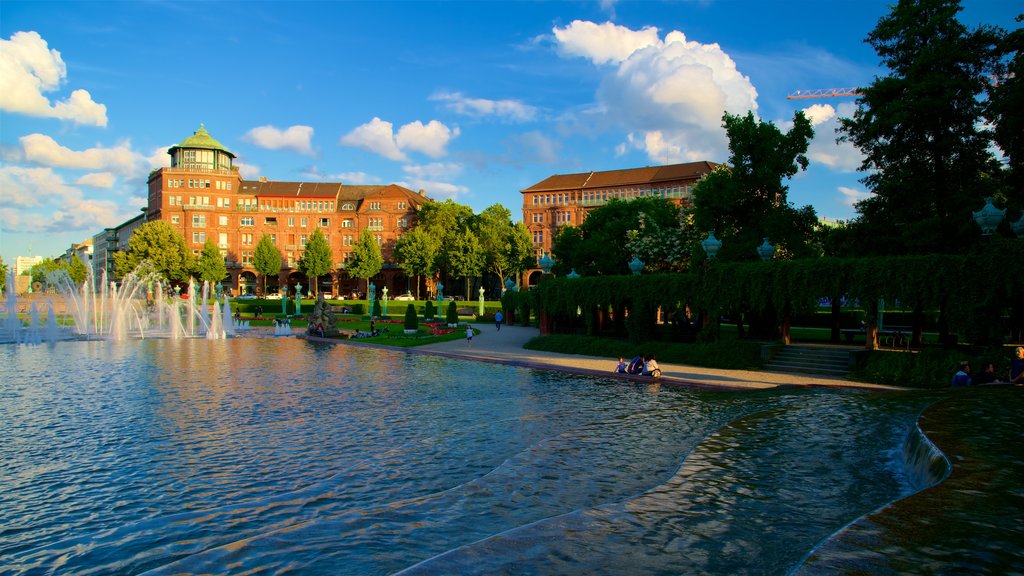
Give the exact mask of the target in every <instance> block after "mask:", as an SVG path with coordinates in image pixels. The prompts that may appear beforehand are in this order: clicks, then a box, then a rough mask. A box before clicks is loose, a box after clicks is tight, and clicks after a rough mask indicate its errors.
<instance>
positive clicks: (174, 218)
mask: <svg viewBox="0 0 1024 576" xmlns="http://www.w3.org/2000/svg"><path fill="white" fill-rule="evenodd" d="M171 224H181V216H178V215H177V214H175V215H174V216H171Z"/></svg>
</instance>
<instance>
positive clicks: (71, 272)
mask: <svg viewBox="0 0 1024 576" xmlns="http://www.w3.org/2000/svg"><path fill="white" fill-rule="evenodd" d="M67 270H68V276H70V277H71V281H72V282H74V283H75V285H76V286H81V285H82V282H85V279H86V277H88V275H89V270H88V269H87V268H86V267H85V262H82V259H81V258H79V257H77V256H75V257H72V258H71V262H69V263H68V265H67Z"/></svg>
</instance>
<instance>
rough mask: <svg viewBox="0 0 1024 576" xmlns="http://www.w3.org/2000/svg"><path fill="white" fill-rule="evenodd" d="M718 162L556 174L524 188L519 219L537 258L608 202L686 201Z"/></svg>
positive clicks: (531, 278) (533, 275) (532, 277)
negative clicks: (563, 231)
mask: <svg viewBox="0 0 1024 576" xmlns="http://www.w3.org/2000/svg"><path fill="white" fill-rule="evenodd" d="M718 166H719V165H718V164H715V163H714V162H706V161H704V162H689V163H686V164H671V165H668V166H649V167H646V168H629V169H625V170H606V171H604V172H580V173H578V174H556V175H554V176H550V177H548V178H546V179H544V180H542V181H540V182H538V183H536V184H534V185H533V186H530V187H529V188H526V189H524V190H522V191H521V192H522V194H523V223H524V224H525V225H526V228H527V230H529V232H530V236H531V238H532V239H533V248H534V251H535V252H536V255H537V258H540V257H541V256H543V255H544V254H547V253H550V252H551V246H552V244H553V243H554V239H555V236H556V235H557V234H558V230H559V229H560V228H561V227H562V226H565V225H567V224H571V225H573V226H579V225H580V224H582V223H583V221H584V220H586V218H587V214H589V213H590V212H591V211H592V210H594V209H595V208H597V207H599V206H603V205H604V204H606V203H607V202H608V201H609V200H612V199H618V200H624V201H628V200H632V199H634V198H644V197H653V196H658V197H661V198H668V199H670V200H672V201H673V202H675V203H676V204H679V205H684V204H687V203H689V202H690V200H691V198H692V196H691V188H692V186H693V185H694V184H696V183H697V182H699V181H700V180H701V178H703V177H704V176H705V175H706V174H709V173H711V171H713V170H714V169H715V168H716V167H718ZM539 276H540V270H539V269H534V270H529V271H527V272H526V276H525V278H524V280H525V281H526V283H527V284H529V285H533V284H536V283H537V279H538V278H539Z"/></svg>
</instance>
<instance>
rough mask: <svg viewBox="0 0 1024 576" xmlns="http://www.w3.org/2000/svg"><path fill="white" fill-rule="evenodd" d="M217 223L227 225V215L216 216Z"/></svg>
mask: <svg viewBox="0 0 1024 576" xmlns="http://www.w3.org/2000/svg"><path fill="white" fill-rule="evenodd" d="M217 223H218V224H220V225H221V226H227V225H228V217H227V216H218V217H217Z"/></svg>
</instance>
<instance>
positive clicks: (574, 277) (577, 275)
mask: <svg viewBox="0 0 1024 576" xmlns="http://www.w3.org/2000/svg"><path fill="white" fill-rule="evenodd" d="M565 277H566V278H572V279H573V280H575V279H576V278H579V277H580V275H579V274H577V273H576V269H575V268H573V269H572V271H570V272H569V273H568V274H566V275H565Z"/></svg>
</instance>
